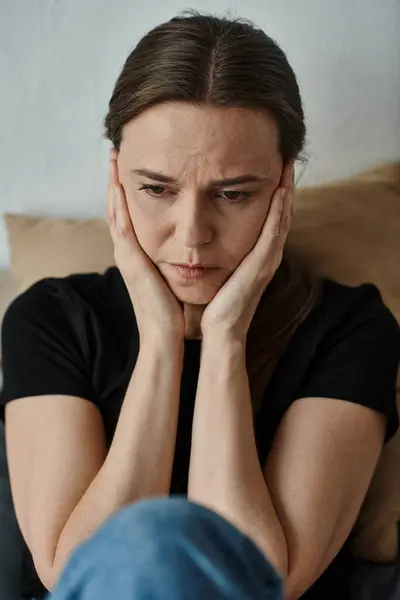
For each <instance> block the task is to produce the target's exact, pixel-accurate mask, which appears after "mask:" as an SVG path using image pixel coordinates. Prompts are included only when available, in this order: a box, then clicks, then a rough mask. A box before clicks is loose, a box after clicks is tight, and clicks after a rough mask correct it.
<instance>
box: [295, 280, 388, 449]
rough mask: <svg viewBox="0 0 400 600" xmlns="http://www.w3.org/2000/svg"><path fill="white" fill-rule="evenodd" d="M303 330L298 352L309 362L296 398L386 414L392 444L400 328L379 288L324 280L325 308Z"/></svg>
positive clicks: (318, 310) (372, 285)
mask: <svg viewBox="0 0 400 600" xmlns="http://www.w3.org/2000/svg"><path fill="white" fill-rule="evenodd" d="M303 326H304V329H303V334H304V335H303V336H301V335H300V338H299V342H300V344H299V346H301V348H302V351H303V355H305V356H306V357H307V358H306V364H305V365H303V366H304V378H303V382H302V385H301V386H300V387H299V389H298V390H297V392H298V395H297V397H298V398H304V397H319V398H337V399H343V400H348V401H350V402H355V403H357V404H362V405H364V406H368V407H370V408H373V409H375V410H378V411H380V412H383V413H384V414H386V416H387V417H388V428H387V434H386V441H387V440H388V439H390V437H391V436H392V435H393V434H394V433H395V431H396V430H397V428H398V411H397V406H396V380H397V377H398V369H399V362H400V327H399V324H398V322H397V321H396V319H395V317H394V315H393V314H392V312H391V311H390V310H389V308H388V307H387V306H386V304H385V303H384V301H383V299H382V296H381V293H380V291H379V290H378V288H377V287H376V286H375V285H374V284H371V283H365V284H362V285H359V286H355V287H351V286H346V285H342V284H339V283H337V282H334V281H332V280H324V281H323V294H322V298H321V302H320V305H319V306H318V307H317V308H316V309H315V310H314V311H313V312H312V313H311V314H310V315H309V317H308V319H306V321H305V322H304V323H303V324H302V326H301V327H303ZM299 329H300V328H299ZM297 357H299V358H300V359H301V354H300V352H297Z"/></svg>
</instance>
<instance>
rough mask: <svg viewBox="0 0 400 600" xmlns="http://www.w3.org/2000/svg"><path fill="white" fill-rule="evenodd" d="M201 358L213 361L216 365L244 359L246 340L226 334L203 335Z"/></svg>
mask: <svg viewBox="0 0 400 600" xmlns="http://www.w3.org/2000/svg"><path fill="white" fill-rule="evenodd" d="M201 350H202V357H203V358H204V356H207V357H210V359H211V360H212V359H214V360H215V361H216V364H217V365H218V364H221V360H225V359H227V358H228V359H235V360H238V359H240V358H242V357H243V358H244V357H245V354H246V340H245V339H243V338H240V337H238V336H236V335H233V334H232V333H228V332H218V333H217V332H212V333H211V332H210V333H209V334H208V335H207V334H205V335H203V339H202V346H201Z"/></svg>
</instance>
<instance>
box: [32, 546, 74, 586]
mask: <svg viewBox="0 0 400 600" xmlns="http://www.w3.org/2000/svg"><path fill="white" fill-rule="evenodd" d="M32 558H33V564H34V566H35V569H36V573H37V575H38V577H39V579H40V581H41V583H42V584H43V585H44V587H45V588H46V589H47V590H48V591H50V592H51V590H52V589H53V588H54V586H55V585H56V583H57V581H58V579H59V577H60V575H61V573H62V570H63V568H64V565H65V564H66V561H67V557H66V556H60V553H59V552H57V551H55V552H52V553H49V552H44V551H43V550H40V549H39V550H37V551H36V552H32Z"/></svg>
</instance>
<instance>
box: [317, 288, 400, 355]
mask: <svg viewBox="0 0 400 600" xmlns="http://www.w3.org/2000/svg"><path fill="white" fill-rule="evenodd" d="M306 321H307V320H306ZM308 321H309V323H308V324H307V325H309V326H310V330H311V331H313V333H314V335H316V336H317V337H318V338H319V340H318V341H319V342H325V343H327V344H329V343H334V342H335V341H336V342H338V341H339V340H343V339H344V338H345V337H346V334H350V333H351V337H352V338H353V339H354V337H360V339H364V340H368V337H369V336H371V338H376V337H378V338H380V339H382V340H383V341H386V342H387V343H388V344H389V347H390V348H391V349H392V350H393V351H394V352H395V353H396V354H398V355H400V326H399V324H398V322H397V320H396V318H395V316H394V315H393V313H392V312H391V310H390V309H389V308H388V306H387V305H386V304H385V302H384V301H383V299H382V295H381V292H380V291H379V289H378V288H377V286H376V285H374V284H372V283H363V284H361V285H358V286H349V285H344V284H341V283H338V282H337V281H333V280H331V279H323V280H322V296H321V301H320V304H319V305H318V306H317V307H316V309H315V310H314V311H313V312H312V313H311V315H310V317H309V319H308Z"/></svg>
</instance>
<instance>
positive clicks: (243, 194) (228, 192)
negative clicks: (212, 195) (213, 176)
mask: <svg viewBox="0 0 400 600" xmlns="http://www.w3.org/2000/svg"><path fill="white" fill-rule="evenodd" d="M221 194H225V196H226V195H227V194H228V197H225V198H223V200H228V202H242V201H243V200H247V199H248V198H250V196H251V192H243V191H240V192H239V191H237V190H223V191H222V192H221ZM229 194H233V195H235V194H236V195H239V196H241V197H239V198H238V197H236V198H235V197H233V198H232V196H231V197H229ZM243 196H244V197H243Z"/></svg>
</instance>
